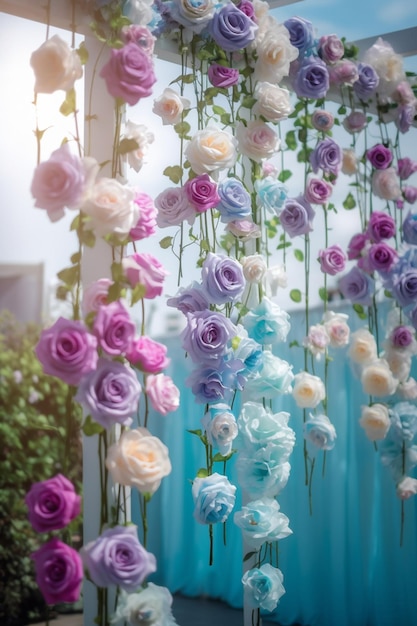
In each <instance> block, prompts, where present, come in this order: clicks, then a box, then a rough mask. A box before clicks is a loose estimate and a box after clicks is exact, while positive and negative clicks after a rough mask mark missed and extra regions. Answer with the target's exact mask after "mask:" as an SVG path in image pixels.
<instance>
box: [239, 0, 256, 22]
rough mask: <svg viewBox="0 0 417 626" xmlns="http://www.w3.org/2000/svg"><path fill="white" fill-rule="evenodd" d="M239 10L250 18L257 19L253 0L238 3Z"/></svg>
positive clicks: (241, 0)
mask: <svg viewBox="0 0 417 626" xmlns="http://www.w3.org/2000/svg"><path fill="white" fill-rule="evenodd" d="M236 4H237V6H238V8H239V9H240V10H241V11H243V13H245V15H247V16H248V17H250V18H251V19H253V18H254V17H255V8H254V6H253V3H252V1H251V0H240V2H237V3H236Z"/></svg>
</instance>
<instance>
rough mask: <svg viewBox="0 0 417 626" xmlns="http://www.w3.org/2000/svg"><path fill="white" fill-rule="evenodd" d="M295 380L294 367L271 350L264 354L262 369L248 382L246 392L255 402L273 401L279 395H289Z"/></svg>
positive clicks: (265, 351)
mask: <svg viewBox="0 0 417 626" xmlns="http://www.w3.org/2000/svg"><path fill="white" fill-rule="evenodd" d="M293 380H294V374H293V372H292V365H290V364H289V363H288V362H287V361H284V359H280V358H279V357H277V356H275V355H274V354H272V352H270V351H269V350H264V351H263V352H262V367H261V369H260V370H259V372H258V373H257V374H256V375H255V376H254V377H253V378H250V379H249V380H248V381H247V383H246V386H245V390H246V391H247V392H248V394H250V396H251V398H252V399H253V400H258V399H260V398H269V399H271V398H275V397H276V396H278V395H279V394H282V393H289V392H290V391H291V383H292V381H293Z"/></svg>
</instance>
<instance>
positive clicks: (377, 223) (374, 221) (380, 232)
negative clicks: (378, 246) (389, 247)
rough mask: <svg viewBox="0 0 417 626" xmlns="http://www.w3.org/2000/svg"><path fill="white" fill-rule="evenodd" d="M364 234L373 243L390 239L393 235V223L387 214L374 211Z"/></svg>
mask: <svg viewBox="0 0 417 626" xmlns="http://www.w3.org/2000/svg"><path fill="white" fill-rule="evenodd" d="M366 232H367V235H368V237H369V238H370V239H371V240H372V241H373V242H375V243H378V242H380V241H382V240H383V239H391V237H393V236H394V235H395V221H394V219H393V218H392V217H391V216H390V215H388V214H387V213H383V212H382V211H374V212H373V213H371V216H370V218H369V223H368V228H367V229H366Z"/></svg>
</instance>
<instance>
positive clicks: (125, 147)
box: [119, 137, 139, 155]
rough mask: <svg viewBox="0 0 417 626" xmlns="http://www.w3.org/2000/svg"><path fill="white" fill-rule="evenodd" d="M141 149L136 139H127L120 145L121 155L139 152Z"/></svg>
mask: <svg viewBox="0 0 417 626" xmlns="http://www.w3.org/2000/svg"><path fill="white" fill-rule="evenodd" d="M138 148H139V144H138V142H137V141H136V139H128V138H127V137H125V138H124V139H122V140H121V141H120V143H119V154H121V155H123V154H128V153H129V152H133V150H137V149H138Z"/></svg>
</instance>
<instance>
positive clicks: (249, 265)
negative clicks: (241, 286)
mask: <svg viewBox="0 0 417 626" xmlns="http://www.w3.org/2000/svg"><path fill="white" fill-rule="evenodd" d="M240 262H241V265H242V267H243V275H244V277H245V278H246V280H247V281H248V282H249V283H260V282H261V280H262V279H263V277H264V276H265V272H266V270H267V265H266V263H265V259H264V257H263V256H262V255H261V254H252V255H250V256H246V257H243V258H242V259H241V261H240Z"/></svg>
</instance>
